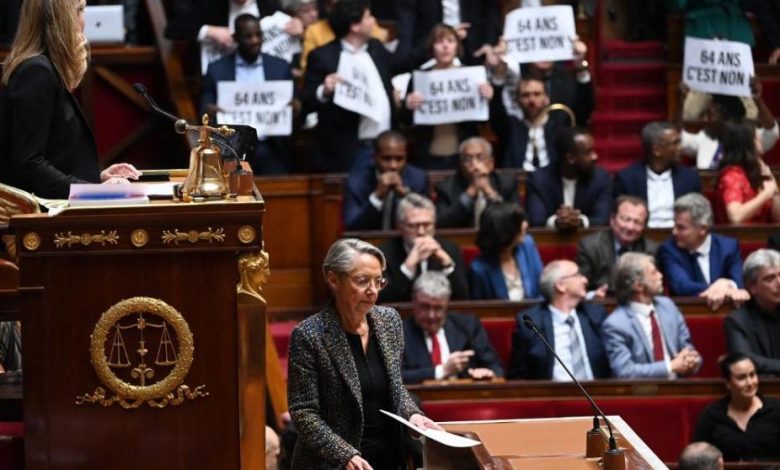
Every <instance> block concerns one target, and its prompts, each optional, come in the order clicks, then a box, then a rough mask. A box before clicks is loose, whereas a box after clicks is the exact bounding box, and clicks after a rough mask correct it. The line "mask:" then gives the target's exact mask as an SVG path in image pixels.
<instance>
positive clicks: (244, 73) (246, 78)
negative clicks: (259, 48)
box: [235, 54, 265, 83]
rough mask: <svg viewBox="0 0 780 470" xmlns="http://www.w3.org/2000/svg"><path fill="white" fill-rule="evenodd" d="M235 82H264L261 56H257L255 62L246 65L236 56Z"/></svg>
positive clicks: (238, 55)
mask: <svg viewBox="0 0 780 470" xmlns="http://www.w3.org/2000/svg"><path fill="white" fill-rule="evenodd" d="M235 63H236V81H237V82H241V83H260V82H264V81H265V70H264V69H263V56H262V55H258V56H257V60H256V61H254V62H253V63H251V64H250V63H248V62H246V61H245V60H244V58H243V57H241V54H236V61H235Z"/></svg>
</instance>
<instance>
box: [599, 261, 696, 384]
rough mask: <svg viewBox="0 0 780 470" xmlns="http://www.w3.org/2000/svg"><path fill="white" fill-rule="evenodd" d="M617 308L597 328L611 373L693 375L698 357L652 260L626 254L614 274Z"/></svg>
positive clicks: (640, 376)
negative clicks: (665, 292)
mask: <svg viewBox="0 0 780 470" xmlns="http://www.w3.org/2000/svg"><path fill="white" fill-rule="evenodd" d="M612 284H613V286H614V288H615V297H616V298H617V301H618V304H619V306H618V307H617V308H616V309H615V311H613V312H612V314H611V315H609V316H607V319H606V320H605V321H604V323H602V326H601V331H602V337H603V338H604V346H605V348H606V350H607V355H608V356H609V364H610V367H611V368H612V373H613V374H614V375H615V377H619V378H643V377H668V378H675V377H679V376H685V375H691V374H694V373H695V372H696V371H697V370H699V367H700V366H701V356H700V355H699V353H698V352H696V350H695V349H694V348H693V344H692V343H691V334H690V332H689V331H688V326H687V325H686V324H685V320H684V319H683V316H682V314H681V313H680V310H678V309H677V307H676V306H675V305H674V303H673V302H672V301H671V299H669V298H668V297H663V296H661V295H659V294H661V293H662V292H663V275H662V274H661V273H660V272H659V271H658V269H656V267H655V263H654V262H653V258H652V257H650V256H648V255H646V254H643V253H626V254H624V255H623V256H621V257H620V258H619V259H618V262H617V264H616V265H615V268H614V270H613V272H612Z"/></svg>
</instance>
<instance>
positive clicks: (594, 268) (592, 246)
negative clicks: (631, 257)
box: [577, 229, 658, 290]
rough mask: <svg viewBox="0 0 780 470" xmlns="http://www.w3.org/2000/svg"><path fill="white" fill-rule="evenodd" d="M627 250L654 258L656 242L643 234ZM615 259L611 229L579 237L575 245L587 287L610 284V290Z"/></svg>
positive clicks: (656, 248)
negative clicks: (586, 280) (586, 279)
mask: <svg viewBox="0 0 780 470" xmlns="http://www.w3.org/2000/svg"><path fill="white" fill-rule="evenodd" d="M628 251H633V252H637V253H646V254H648V255H650V256H652V257H653V258H655V253H656V251H658V243H656V242H654V241H653V240H650V239H649V238H647V237H644V236H643V237H642V238H640V239H639V240H637V241H636V243H634V245H633V246H632V247H631V248H630V249H629V250H628ZM616 261H617V253H615V237H614V236H613V235H612V230H610V229H605V230H601V231H598V232H596V233H592V234H590V235H588V236H586V237H584V238H581V239H580V242H579V244H578V246H577V266H579V268H580V272H581V273H582V275H583V276H585V277H586V278H588V289H590V290H592V289H596V288H598V287H599V286H602V285H604V284H610V290H611V287H612V286H611V279H610V275H611V272H612V266H614V265H615V262H616Z"/></svg>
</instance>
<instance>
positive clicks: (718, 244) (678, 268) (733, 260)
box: [658, 233, 744, 296]
mask: <svg viewBox="0 0 780 470" xmlns="http://www.w3.org/2000/svg"><path fill="white" fill-rule="evenodd" d="M710 235H711V236H712V248H711V249H710V280H712V281H715V280H717V279H720V278H722V277H725V278H727V279H731V280H732V281H734V282H735V283H736V284H737V287H739V288H742V287H744V284H743V282H742V256H741V255H740V252H739V242H738V241H737V240H736V239H734V238H730V237H724V236H723V235H718V234H717V233H711V234H710ZM694 263H695V261H693V259H691V257H690V255H689V254H688V252H687V251H683V250H682V249H680V248H679V247H678V246H677V243H675V241H674V237H671V238H669V239H668V240H666V241H665V242H663V243H662V244H661V246H660V247H659V248H658V264H659V265H660V266H659V267H660V268H661V271H662V272H663V273H664V276H665V279H664V280H665V281H666V284H667V285H668V286H669V294H670V295H673V296H675V295H679V296H685V295H699V294H700V293H701V292H702V291H704V290H705V289H707V287H709V284H705V283H704V282H700V281H699V282H697V281H695V280H694V279H695V276H696V275H695V272H696V271H695V269H696V268H695V266H694Z"/></svg>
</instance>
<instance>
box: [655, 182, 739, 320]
mask: <svg viewBox="0 0 780 470" xmlns="http://www.w3.org/2000/svg"><path fill="white" fill-rule="evenodd" d="M712 220H713V218H712V207H711V206H710V202H709V201H708V200H707V198H706V197H704V196H702V195H701V194H699V193H690V194H687V195H685V196H683V197H681V198H679V199H677V201H675V203H674V228H672V238H669V239H668V240H666V241H665V242H664V243H663V244H661V246H660V248H659V249H658V262H659V264H660V268H661V271H662V272H663V273H664V275H666V279H667V285H668V286H669V293H670V294H671V295H678V296H699V297H702V298H704V299H706V300H707V303H708V304H709V305H710V307H712V308H713V309H717V308H718V307H720V306H721V305H722V304H723V302H725V301H727V300H732V301H734V302H736V303H740V302H744V301H746V300H748V299H749V298H750V294H748V292H747V291H746V290H744V289H743V283H742V258H741V256H740V252H739V242H738V241H737V240H736V239H734V238H730V237H724V236H722V235H718V234H715V233H711V232H710V229H711V228H712Z"/></svg>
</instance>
